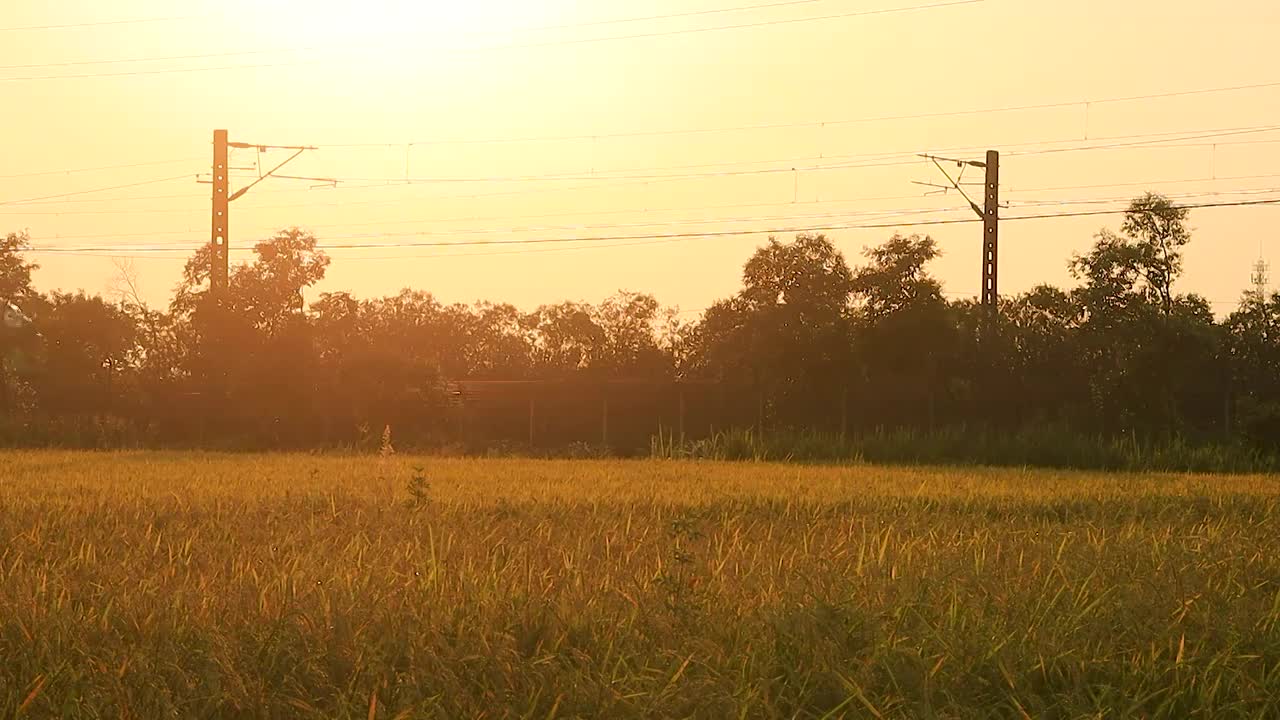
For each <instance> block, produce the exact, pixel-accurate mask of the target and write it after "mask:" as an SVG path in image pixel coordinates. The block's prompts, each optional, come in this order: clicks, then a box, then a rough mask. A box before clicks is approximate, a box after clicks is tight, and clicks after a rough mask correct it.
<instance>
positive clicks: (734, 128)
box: [322, 81, 1280, 148]
mask: <svg viewBox="0 0 1280 720" xmlns="http://www.w3.org/2000/svg"><path fill="white" fill-rule="evenodd" d="M1272 88H1280V81H1272V82H1262V83H1253V84H1248V85H1224V86H1218V87H1208V88H1194V89H1190V90H1174V91H1169V92H1160V93H1146V94H1142V95H1122V96H1113V97H1100V98H1086V99H1082V100H1060V101H1055V102H1044V103H1029V104H1024V105H998V106H991V107H984V108H971V109H967V110H942V111H935V112H921V113H899V114H893V115H866V116H863V117H856V118H835V119H829V120H804V121H798V122H780V123H759V124H753V125H720V126H716V127H704V128H673V129H667V130H627V131H620V132H602V133H579V134H573V135H525V136H510V137H489V138H443V139H430V140H414V141H412V142H398V143H397V142H381V143H328V144H323V145H322V147H327V148H360V147H404V146H406V145H496V144H505V143H533V142H571V141H586V140H608V139H616V138H636V137H658V136H665V135H702V134H709V133H726V132H751V131H762V130H792V129H802V128H809V129H816V128H822V127H827V126H832V125H858V124H863V123H876V122H895V121H902V120H928V119H934V118H944V117H964V116H970V115H989V114H996V113H1007V112H1026V111H1031V110H1054V109H1060V108H1073V107H1083V106H1085V105H1109V104H1116V103H1130V102H1141V101H1144V100H1163V99H1167V98H1178V97H1193V96H1199V95H1213V94H1218V93H1232V92H1245V91H1249V90H1267V89H1272Z"/></svg>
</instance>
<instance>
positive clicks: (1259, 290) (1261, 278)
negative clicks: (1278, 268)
mask: <svg viewBox="0 0 1280 720" xmlns="http://www.w3.org/2000/svg"><path fill="white" fill-rule="evenodd" d="M1270 270H1271V266H1270V265H1269V264H1267V261H1266V259H1265V258H1264V256H1263V254H1262V246H1261V243H1259V246H1258V262H1256V263H1254V264H1253V275H1252V276H1251V277H1250V278H1249V279H1250V280H1251V281H1252V282H1253V292H1254V293H1255V294H1256V295H1257V297H1258V299H1259V300H1265V299H1266V297H1267V291H1268V290H1269V289H1270V288H1269V287H1268V285H1269V284H1270V283H1271V278H1270V276H1269V271H1270Z"/></svg>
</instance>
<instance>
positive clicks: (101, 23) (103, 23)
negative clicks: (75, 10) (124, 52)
mask: <svg viewBox="0 0 1280 720" xmlns="http://www.w3.org/2000/svg"><path fill="white" fill-rule="evenodd" d="M196 17H199V16H198V15H173V16H169V17H152V18H126V19H121V20H97V21H91V22H78V23H58V24H49V25H18V26H11V27H0V32H26V31H30V30H70V29H74V28H90V27H107V26H111V25H143V24H147V23H164V22H176V21H179V20H191V19H193V18H196Z"/></svg>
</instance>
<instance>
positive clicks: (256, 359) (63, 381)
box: [0, 194, 1280, 452]
mask: <svg viewBox="0 0 1280 720" xmlns="http://www.w3.org/2000/svg"><path fill="white" fill-rule="evenodd" d="M1187 220H1188V211H1187V210H1186V209H1184V208H1180V207H1178V206H1176V205H1175V204H1173V203H1172V202H1170V201H1169V200H1168V199H1166V198H1164V197H1161V196H1158V195H1151V194H1148V195H1146V196H1144V197H1141V198H1138V199H1136V200H1135V201H1134V202H1133V203H1132V204H1131V206H1130V207H1129V209H1128V211H1127V213H1126V214H1125V216H1124V220H1123V222H1122V223H1121V225H1120V227H1119V229H1118V231H1113V230H1102V231H1101V232H1099V233H1098V235H1097V236H1096V237H1095V239H1094V242H1093V244H1092V246H1091V247H1090V249H1089V250H1088V251H1087V252H1084V253H1081V254H1078V255H1076V256H1074V257H1072V258H1071V259H1070V261H1069V263H1070V265H1069V266H1070V270H1071V273H1072V276H1073V277H1074V278H1075V279H1076V280H1077V281H1078V284H1077V286H1076V287H1074V288H1071V289H1063V288H1057V287H1052V286H1048V285H1043V286H1040V287H1036V288H1034V289H1033V290H1031V291H1029V292H1026V293H1023V294H1021V295H1017V296H1011V297H1005V298H1002V299H1001V302H1000V304H999V306H998V311H997V312H996V313H995V314H994V315H990V314H988V313H987V312H986V311H985V309H984V308H983V307H981V306H980V305H979V304H978V303H977V302H975V301H973V300H948V299H947V298H946V296H945V295H944V294H943V291H942V285H941V283H940V282H939V281H938V280H937V279H936V278H934V277H933V276H932V275H930V273H929V264H930V262H931V261H932V260H934V259H935V258H937V257H938V255H939V249H938V247H937V245H936V243H935V242H934V241H933V240H932V239H931V238H929V237H927V236H918V235H912V236H903V235H894V236H893V237H891V238H889V239H888V240H886V241H885V242H884V243H882V244H880V245H878V246H876V247H872V248H870V249H868V250H866V251H865V254H864V257H863V258H862V259H861V260H860V261H859V262H858V263H856V264H854V265H851V264H850V263H849V261H848V260H847V259H846V258H845V257H843V256H842V254H841V253H840V252H839V251H838V250H837V249H836V248H835V246H834V245H833V244H832V242H831V241H830V240H829V239H827V238H826V237H824V236H822V235H811V234H803V235H799V236H797V237H795V238H794V239H790V240H788V241H783V240H779V239H774V238H771V239H770V240H769V241H768V243H767V244H765V245H764V246H763V247H760V248H759V249H757V251H756V252H755V254H754V255H753V256H752V257H751V259H750V260H749V261H748V262H747V263H746V265H745V267H744V268H743V274H742V287H741V289H740V290H739V291H738V292H737V293H735V294H734V295H732V296H731V297H728V298H724V299H722V300H720V301H718V302H716V303H714V304H713V305H712V306H711V307H710V308H708V309H707V310H706V311H705V312H704V313H703V314H702V315H701V317H699V318H686V317H684V316H682V315H680V314H679V313H677V312H675V311H673V310H667V309H663V308H662V306H661V305H660V304H659V302H658V301H657V299H656V298H655V297H654V296H652V295H648V294H644V293H636V292H619V293H618V294H616V295H614V296H613V297H610V298H608V299H606V300H605V301H603V302H601V303H599V304H594V305H593V304H587V303H577V302H562V303H558V304H551V305H544V306H542V307H539V308H537V309H535V310H532V311H528V312H525V311H521V310H519V309H517V308H516V307H514V306H512V305H509V304H502V303H493V302H484V301H482V302H476V303H473V304H446V303H442V302H440V301H439V300H438V299H436V298H435V297H433V296H432V295H431V294H430V293H429V292H424V291H420V290H403V291H401V292H400V293H398V294H395V295H390V296H387V297H382V298H374V299H359V298H356V297H353V296H352V295H351V294H350V293H346V292H326V293H322V294H320V295H319V296H318V297H316V299H315V300H314V301H313V302H311V303H309V304H308V303H306V302H305V301H304V293H305V292H306V291H307V290H308V289H309V288H312V287H313V286H314V285H316V283H318V282H320V281H321V280H322V279H323V278H324V276H325V271H326V269H327V268H328V265H329V262H330V259H329V258H328V257H327V256H326V255H325V254H324V253H323V252H322V251H321V250H319V249H318V248H317V243H316V239H315V238H314V237H313V236H312V235H310V234H309V233H307V232H304V231H302V230H298V229H291V230H285V231H282V232H280V233H278V234H276V235H275V236H274V237H271V238H269V239H266V240H264V241H262V242H260V243H258V244H257V245H256V246H255V247H254V256H253V260H252V261H251V262H244V263H241V264H239V265H236V266H234V267H233V268H232V269H231V273H230V279H229V287H228V289H227V292H226V293H225V295H224V296H222V297H215V296H214V295H213V294H211V293H210V290H209V267H210V262H209V261H210V254H209V251H208V249H207V248H205V249H201V250H199V251H197V252H196V253H195V254H194V255H193V256H192V257H191V258H190V260H189V261H188V262H187V263H186V266H185V268H184V271H183V274H182V278H181V281H180V282H179V284H178V287H177V288H176V290H175V292H174V295H173V299H172V301H171V303H170V305H169V307H168V308H166V309H157V308H153V307H150V306H148V304H147V303H145V302H143V300H142V299H141V297H139V293H138V292H136V286H135V285H134V284H133V283H132V282H130V280H131V278H130V277H129V276H128V275H127V274H126V275H125V276H124V277H123V282H122V283H120V290H119V292H118V293H115V294H114V296H112V297H102V296H98V295H88V294H86V293H84V292H76V293H64V292H50V293H40V292H38V291H36V290H35V289H34V287H33V285H32V272H33V270H35V269H36V267H37V266H36V265H35V264H34V263H32V262H30V261H29V260H28V259H27V256H26V253H27V252H28V251H29V250H30V242H29V237H28V236H27V235H26V234H25V233H17V234H10V235H8V236H7V237H6V238H5V239H4V240H3V242H0V300H5V301H7V302H8V303H10V304H11V305H12V306H13V308H14V309H15V310H16V312H13V313H10V315H13V316H14V317H20V318H21V319H20V320H17V321H13V318H8V320H7V321H6V323H5V327H4V330H3V334H0V357H2V358H3V363H2V364H0V440H2V441H4V442H6V443H9V444H80V445H83V444H89V445H111V444H117V443H153V444H169V443H171V444H182V445H193V444H198V445H207V446H219V447H222V446H236V447H239V446H244V447H250V446H252V447H272V446H278V447H317V446H332V445H344V444H348V443H351V442H353V440H354V438H355V436H356V435H357V434H359V433H360V432H367V429H368V428H370V427H372V428H376V429H381V428H383V427H385V426H392V427H394V428H396V432H397V434H398V436H399V437H401V438H409V439H412V440H413V441H415V442H419V443H423V444H429V443H431V442H433V441H434V440H442V439H445V438H449V437H457V436H458V435H459V433H461V432H462V430H461V429H460V427H459V426H458V423H457V422H456V418H455V414H454V406H455V405H456V403H451V401H450V398H449V387H450V383H451V382H452V381H457V380H484V379H492V380H513V379H542V380H562V381H592V380H608V379H614V380H618V379H625V380H646V381H652V382H671V383H675V382H680V381H686V382H692V381H695V380H696V381H700V382H713V383H717V384H719V385H720V386H721V387H723V388H725V389H726V390H725V391H724V392H728V393H730V394H735V395H744V396H749V397H751V398H754V400H753V404H754V403H755V402H756V401H757V400H758V409H757V412H755V413H753V414H752V417H750V418H743V419H742V421H741V424H751V423H757V422H758V423H760V424H765V423H767V424H768V425H769V426H770V427H774V428H792V429H817V430H824V431H836V430H837V429H838V430H839V431H841V432H853V431H860V430H861V431H865V430H869V429H874V428H907V429H914V430H919V431H922V432H927V431H931V430H937V429H941V428H956V427H967V428H983V429H985V430H988V431H992V432H1015V431H1018V430H1021V429H1025V428H1028V427H1042V428H1043V427H1049V428H1060V429H1062V431H1063V432H1070V433H1077V434H1088V435H1095V436H1099V437H1115V436H1122V435H1125V436H1133V437H1144V438H1150V437H1162V438H1171V437H1177V438H1183V439H1186V440H1187V441H1190V442H1201V441H1205V442H1207V441H1213V442H1227V443H1231V444H1240V445H1249V446H1252V447H1254V448H1258V449H1262V450H1265V451H1267V452H1276V451H1280V373H1278V372H1277V370H1278V369H1280V294H1271V295H1269V296H1262V295H1260V294H1258V293H1255V292H1246V293H1244V295H1243V296H1242V298H1241V300H1240V304H1239V306H1238V307H1237V308H1236V309H1235V310H1234V312H1232V313H1231V314H1230V315H1229V316H1227V317H1226V318H1225V319H1221V320H1219V319H1217V318H1215V316H1214V314H1213V312H1212V311H1211V309H1210V304H1209V303H1208V302H1207V301H1206V300H1205V299H1204V298H1202V297H1200V296H1198V295H1195V294H1190V293H1181V292H1179V291H1178V289H1177V287H1176V286H1177V281H1178V279H1179V277H1180V276H1181V274H1182V270H1183V255H1182V250H1183V248H1184V247H1185V246H1186V245H1187V244H1188V243H1189V242H1190V241H1191V240H1192V236H1191V232H1190V230H1189V229H1188V225H1187ZM358 428H359V429H361V430H359V431H358V430H357V429H358Z"/></svg>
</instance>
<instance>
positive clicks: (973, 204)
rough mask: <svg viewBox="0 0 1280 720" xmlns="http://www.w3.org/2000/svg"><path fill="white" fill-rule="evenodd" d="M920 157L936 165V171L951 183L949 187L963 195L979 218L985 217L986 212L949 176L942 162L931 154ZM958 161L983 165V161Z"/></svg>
mask: <svg viewBox="0 0 1280 720" xmlns="http://www.w3.org/2000/svg"><path fill="white" fill-rule="evenodd" d="M922 157H926V158H929V160H931V161H932V162H933V164H934V165H936V166H937V167H938V171H939V172H941V173H942V175H943V176H944V177H946V178H947V182H949V183H951V187H953V188H955V189H956V191H957V192H959V193H960V194H961V195H963V196H964V199H965V200H967V201H968V202H969V207H970V208H972V209H973V211H974V212H975V213H977V214H978V218H979V219H982V218H985V217H986V213H984V212H983V211H982V208H980V207H978V203H976V202H974V201H973V198H971V197H969V193H967V192H965V191H964V188H963V187H962V186H961V185H960V183H959V182H958V181H956V180H955V179H954V178H952V177H951V173H948V172H947V170H946V168H944V167H942V163H940V162H938V158H936V157H934V156H932V155H923V156H922ZM960 162H963V163H964V164H966V165H972V166H975V167H984V166H985V165H984V164H983V163H976V162H972V161H960Z"/></svg>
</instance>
